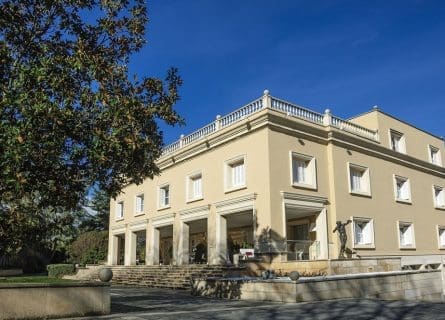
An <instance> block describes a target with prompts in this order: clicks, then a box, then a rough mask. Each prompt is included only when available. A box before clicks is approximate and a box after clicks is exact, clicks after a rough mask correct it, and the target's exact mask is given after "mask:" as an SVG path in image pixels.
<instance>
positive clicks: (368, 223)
mask: <svg viewBox="0 0 445 320" xmlns="http://www.w3.org/2000/svg"><path fill="white" fill-rule="evenodd" d="M352 222H353V224H352V227H353V232H354V247H368V248H370V247H372V248H373V247H374V221H373V220H372V219H368V218H353V219H352Z"/></svg>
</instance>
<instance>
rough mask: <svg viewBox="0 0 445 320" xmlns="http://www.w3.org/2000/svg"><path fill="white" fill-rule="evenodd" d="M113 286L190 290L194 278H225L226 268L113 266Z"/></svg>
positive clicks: (202, 266)
mask: <svg viewBox="0 0 445 320" xmlns="http://www.w3.org/2000/svg"><path fill="white" fill-rule="evenodd" d="M111 269H112V270H113V280H112V284H119V285H130V286H144V287H154V288H170V289H190V288H191V280H192V279H194V278H207V277H223V276H226V275H227V273H228V268H227V267H224V266H208V265H205V264H203V265H185V266H113V267H111Z"/></svg>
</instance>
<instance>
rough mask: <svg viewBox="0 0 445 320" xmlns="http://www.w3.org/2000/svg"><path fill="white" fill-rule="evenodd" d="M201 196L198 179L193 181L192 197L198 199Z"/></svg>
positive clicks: (199, 180) (199, 178) (199, 179)
mask: <svg viewBox="0 0 445 320" xmlns="http://www.w3.org/2000/svg"><path fill="white" fill-rule="evenodd" d="M201 195H202V190H201V177H198V178H195V179H194V180H193V196H194V198H198V197H200V196H201Z"/></svg>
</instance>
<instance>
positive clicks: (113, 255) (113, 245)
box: [108, 232, 119, 265]
mask: <svg viewBox="0 0 445 320" xmlns="http://www.w3.org/2000/svg"><path fill="white" fill-rule="evenodd" d="M118 250H119V238H118V237H117V236H116V235H114V234H112V233H111V232H110V236H109V238H108V265H117V256H118Z"/></svg>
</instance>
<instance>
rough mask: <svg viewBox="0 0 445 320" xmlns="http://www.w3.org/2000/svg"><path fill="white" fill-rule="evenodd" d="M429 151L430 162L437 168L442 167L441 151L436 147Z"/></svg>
mask: <svg viewBox="0 0 445 320" xmlns="http://www.w3.org/2000/svg"><path fill="white" fill-rule="evenodd" d="M429 151H430V154H429V156H430V162H431V163H432V164H435V165H437V166H441V165H442V159H441V157H440V150H439V149H438V148H436V147H433V146H429Z"/></svg>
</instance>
